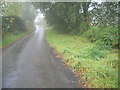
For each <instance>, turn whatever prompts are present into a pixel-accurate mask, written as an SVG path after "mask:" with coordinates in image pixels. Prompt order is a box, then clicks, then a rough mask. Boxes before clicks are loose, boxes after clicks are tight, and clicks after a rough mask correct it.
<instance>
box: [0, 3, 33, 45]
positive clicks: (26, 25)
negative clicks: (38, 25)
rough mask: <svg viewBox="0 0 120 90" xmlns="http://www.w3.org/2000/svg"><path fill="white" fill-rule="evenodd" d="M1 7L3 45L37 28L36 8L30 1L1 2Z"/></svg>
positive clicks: (0, 23)
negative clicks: (35, 22)
mask: <svg viewBox="0 0 120 90" xmlns="http://www.w3.org/2000/svg"><path fill="white" fill-rule="evenodd" d="M0 7H1V8H0V10H1V12H0V15H1V16H2V18H0V19H1V21H2V22H0V25H2V28H1V29H2V30H1V29H0V33H1V32H2V40H3V43H2V44H3V47H4V46H7V45H9V44H10V43H12V42H14V41H15V40H17V39H18V38H20V37H23V35H25V33H26V34H27V33H28V32H31V31H32V30H34V29H35V26H34V24H33V23H34V19H35V9H34V7H33V6H32V5H31V3H30V2H0ZM1 42H2V41H0V43H1ZM0 47H2V45H0Z"/></svg>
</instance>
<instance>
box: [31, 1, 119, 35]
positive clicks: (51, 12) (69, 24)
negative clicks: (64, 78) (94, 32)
mask: <svg viewBox="0 0 120 90" xmlns="http://www.w3.org/2000/svg"><path fill="white" fill-rule="evenodd" d="M33 5H34V7H35V8H36V9H40V10H41V12H42V13H43V14H44V15H45V18H46V20H47V22H48V23H49V24H50V25H52V26H54V28H56V29H58V30H61V31H64V32H66V33H69V32H72V33H74V34H81V33H83V32H84V31H87V30H89V28H90V27H91V26H93V25H98V26H100V27H101V28H104V27H107V26H116V25H117V22H118V21H117V20H118V3H117V2H103V3H95V2H54V3H53V2H43V3H41V2H39V3H38V2H37V3H36V2H34V3H33Z"/></svg>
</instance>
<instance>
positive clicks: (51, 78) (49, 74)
mask: <svg viewBox="0 0 120 90" xmlns="http://www.w3.org/2000/svg"><path fill="white" fill-rule="evenodd" d="M2 65H3V66H2V72H3V73H2V74H3V78H2V87H3V88H72V87H73V88H74V87H76V86H75V85H72V84H70V83H69V82H70V80H68V78H67V77H66V75H65V74H64V73H63V72H62V71H61V69H60V67H58V66H57V64H56V62H55V60H54V56H53V55H51V53H50V48H49V46H48V44H47V42H46V40H45V37H44V30H43V28H42V27H40V26H39V27H38V28H37V30H35V31H34V32H33V33H32V34H30V35H28V36H26V37H25V38H24V39H22V40H19V42H16V43H15V44H14V45H12V46H10V47H8V48H6V49H5V50H3V53H2Z"/></svg>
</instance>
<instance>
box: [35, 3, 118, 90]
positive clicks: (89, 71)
mask: <svg viewBox="0 0 120 90" xmlns="http://www.w3.org/2000/svg"><path fill="white" fill-rule="evenodd" d="M33 5H34V7H36V9H40V10H41V12H42V13H43V14H44V16H45V19H46V21H47V23H48V24H49V25H50V26H52V28H47V29H46V30H47V31H46V33H47V35H46V37H47V40H48V42H49V43H50V45H51V46H52V47H54V48H55V49H56V50H57V52H59V53H60V55H61V57H63V62H64V63H66V64H67V65H68V66H69V67H70V68H72V70H73V72H75V73H76V74H77V75H79V76H80V77H81V78H83V79H84V81H85V86H87V87H95V88H117V87H118V47H119V43H118V39H119V36H118V3H117V2H103V3H96V2H49V3H48V2H45V3H35V2H34V3H33ZM53 30H54V31H53ZM55 30H59V31H55ZM61 32H64V33H61ZM68 33H69V34H68ZM56 37H57V38H56Z"/></svg>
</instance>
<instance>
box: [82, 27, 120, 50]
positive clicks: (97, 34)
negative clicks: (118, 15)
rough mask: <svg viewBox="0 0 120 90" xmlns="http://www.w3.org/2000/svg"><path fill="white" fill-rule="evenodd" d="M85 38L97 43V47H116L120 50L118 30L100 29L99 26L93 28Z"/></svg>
mask: <svg viewBox="0 0 120 90" xmlns="http://www.w3.org/2000/svg"><path fill="white" fill-rule="evenodd" d="M83 36H86V37H87V38H88V39H89V40H90V41H91V42H95V43H96V44H97V45H101V46H102V45H103V46H104V47H106V48H108V47H113V48H114V47H116V48H118V37H119V36H118V28H117V27H112V26H109V27H106V28H104V29H100V28H99V27H98V26H93V27H91V29H90V30H88V31H87V32H86V33H84V35H83Z"/></svg>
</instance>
